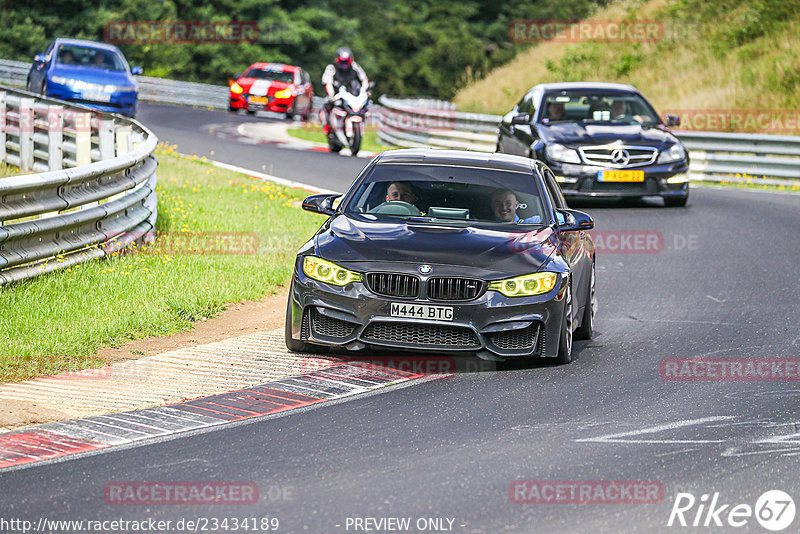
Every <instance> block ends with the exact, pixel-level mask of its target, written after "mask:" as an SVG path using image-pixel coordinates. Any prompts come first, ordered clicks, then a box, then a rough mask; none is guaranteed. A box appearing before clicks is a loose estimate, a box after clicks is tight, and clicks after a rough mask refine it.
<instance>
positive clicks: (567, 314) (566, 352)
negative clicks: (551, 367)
mask: <svg viewBox="0 0 800 534" xmlns="http://www.w3.org/2000/svg"><path fill="white" fill-rule="evenodd" d="M571 361H572V288H571V287H570V282H567V289H566V291H565V293H564V316H563V317H562V319H561V334H560V335H559V336H558V356H557V357H556V363H558V364H567V363H569V362H571Z"/></svg>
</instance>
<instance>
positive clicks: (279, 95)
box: [275, 89, 292, 98]
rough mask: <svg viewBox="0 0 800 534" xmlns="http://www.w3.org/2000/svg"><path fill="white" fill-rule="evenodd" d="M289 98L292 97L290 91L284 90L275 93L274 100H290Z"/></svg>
mask: <svg viewBox="0 0 800 534" xmlns="http://www.w3.org/2000/svg"><path fill="white" fill-rule="evenodd" d="M291 97H292V90H291V89H284V90H282V91H276V92H275V98H291Z"/></svg>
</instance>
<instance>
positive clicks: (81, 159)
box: [75, 112, 92, 167]
mask: <svg viewBox="0 0 800 534" xmlns="http://www.w3.org/2000/svg"><path fill="white" fill-rule="evenodd" d="M75 162H76V163H77V164H78V167H80V166H81V165H89V164H90V163H91V162H92V114H91V113H84V112H76V113H75Z"/></svg>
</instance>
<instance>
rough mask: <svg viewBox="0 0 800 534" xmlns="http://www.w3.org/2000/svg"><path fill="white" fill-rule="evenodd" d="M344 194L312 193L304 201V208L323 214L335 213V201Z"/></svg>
mask: <svg viewBox="0 0 800 534" xmlns="http://www.w3.org/2000/svg"><path fill="white" fill-rule="evenodd" d="M340 196H342V195H331V194H321V195H311V196H310V197H308V198H306V199H305V200H304V201H303V209H304V210H306V211H311V212H314V213H321V214H322V215H333V214H334V213H336V210H335V209H333V201H334V200H336V199H337V198H339V197H340Z"/></svg>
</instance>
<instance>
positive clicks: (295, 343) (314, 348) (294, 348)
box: [283, 288, 327, 353]
mask: <svg viewBox="0 0 800 534" xmlns="http://www.w3.org/2000/svg"><path fill="white" fill-rule="evenodd" d="M289 293H290V294H289V299H288V300H287V301H286V324H285V325H284V329H283V331H284V337H285V338H286V348H287V349H289V351H290V352H310V353H319V352H325V351H326V350H327V347H321V346H319V345H312V344H311V343H306V342H305V341H300V340H299V339H294V338H293V337H292V295H291V288H290V289H289Z"/></svg>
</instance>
